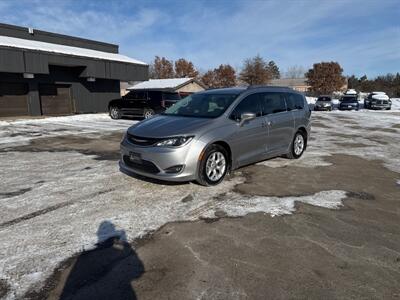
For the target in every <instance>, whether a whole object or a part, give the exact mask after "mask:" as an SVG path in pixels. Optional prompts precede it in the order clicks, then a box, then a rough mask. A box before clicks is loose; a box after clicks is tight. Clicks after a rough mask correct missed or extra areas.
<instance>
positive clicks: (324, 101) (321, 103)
mask: <svg viewBox="0 0 400 300" xmlns="http://www.w3.org/2000/svg"><path fill="white" fill-rule="evenodd" d="M332 107H333V104H332V98H331V97H330V96H320V97H318V99H317V101H316V102H315V105H314V110H328V111H331V110H332Z"/></svg>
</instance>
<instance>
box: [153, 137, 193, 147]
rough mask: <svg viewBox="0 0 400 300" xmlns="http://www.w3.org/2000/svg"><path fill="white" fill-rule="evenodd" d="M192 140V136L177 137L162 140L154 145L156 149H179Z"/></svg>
mask: <svg viewBox="0 0 400 300" xmlns="http://www.w3.org/2000/svg"><path fill="white" fill-rule="evenodd" d="M192 139H193V136H177V137H173V138H168V139H165V140H162V141H161V142H158V143H156V144H155V146H157V147H179V146H183V145H186V144H187V143H189V142H190V141H191V140H192Z"/></svg>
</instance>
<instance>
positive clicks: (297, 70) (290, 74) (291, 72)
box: [285, 65, 306, 78]
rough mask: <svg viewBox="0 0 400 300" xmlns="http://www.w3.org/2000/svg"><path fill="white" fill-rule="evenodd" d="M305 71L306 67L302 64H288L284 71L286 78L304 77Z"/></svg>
mask: <svg viewBox="0 0 400 300" xmlns="http://www.w3.org/2000/svg"><path fill="white" fill-rule="evenodd" d="M305 73H306V69H305V68H304V67H303V66H298V65H294V66H290V67H289V68H288V69H287V71H286V73H285V77H286V78H304V74H305Z"/></svg>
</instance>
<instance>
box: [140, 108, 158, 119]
mask: <svg viewBox="0 0 400 300" xmlns="http://www.w3.org/2000/svg"><path fill="white" fill-rule="evenodd" d="M154 115H155V114H154V110H152V109H145V110H144V112H143V117H144V118H145V119H148V118H151V117H152V116H154Z"/></svg>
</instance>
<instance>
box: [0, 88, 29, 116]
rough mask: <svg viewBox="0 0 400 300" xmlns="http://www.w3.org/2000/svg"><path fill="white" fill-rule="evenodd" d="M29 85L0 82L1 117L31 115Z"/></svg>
mask: <svg viewBox="0 0 400 300" xmlns="http://www.w3.org/2000/svg"><path fill="white" fill-rule="evenodd" d="M28 91H29V89H28V85H27V84H25V83H7V82H0V117H11V116H23V115H28V114H29V109H28Z"/></svg>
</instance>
